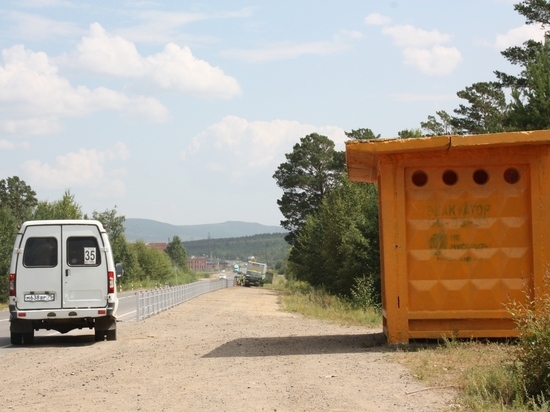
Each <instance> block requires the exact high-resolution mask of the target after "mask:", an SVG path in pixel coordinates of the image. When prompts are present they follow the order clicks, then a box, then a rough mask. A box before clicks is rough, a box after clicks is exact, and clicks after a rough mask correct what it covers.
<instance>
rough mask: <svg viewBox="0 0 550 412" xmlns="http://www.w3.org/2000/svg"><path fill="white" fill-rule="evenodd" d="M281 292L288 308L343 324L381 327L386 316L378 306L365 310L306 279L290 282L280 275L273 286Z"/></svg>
mask: <svg viewBox="0 0 550 412" xmlns="http://www.w3.org/2000/svg"><path fill="white" fill-rule="evenodd" d="M266 287H271V288H273V289H276V290H278V291H279V292H280V299H281V303H282V304H283V307H284V308H285V310H287V311H289V312H296V313H300V314H302V315H304V316H307V317H311V318H315V319H322V320H327V321H331V322H337V323H340V324H343V325H356V326H367V327H381V326H382V316H381V314H380V312H379V311H378V310H376V309H374V308H368V309H367V310H362V309H359V308H357V307H356V305H354V304H353V302H352V301H351V300H349V299H345V298H343V297H340V296H334V295H331V294H329V293H327V292H326V291H324V290H323V289H318V288H313V287H311V286H310V285H309V284H307V283H305V282H295V281H294V282H287V281H283V280H281V277H279V276H276V277H275V279H274V281H273V284H272V285H270V286H267V285H266Z"/></svg>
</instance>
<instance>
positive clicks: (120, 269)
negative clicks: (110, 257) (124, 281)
mask: <svg viewBox="0 0 550 412" xmlns="http://www.w3.org/2000/svg"><path fill="white" fill-rule="evenodd" d="M115 272H116V277H117V278H120V277H122V275H124V265H123V264H122V263H117V264H116V265H115Z"/></svg>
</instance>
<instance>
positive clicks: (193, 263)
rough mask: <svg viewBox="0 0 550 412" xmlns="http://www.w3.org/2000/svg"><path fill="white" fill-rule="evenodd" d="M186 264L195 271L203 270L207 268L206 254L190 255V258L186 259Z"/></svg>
mask: <svg viewBox="0 0 550 412" xmlns="http://www.w3.org/2000/svg"><path fill="white" fill-rule="evenodd" d="M187 266H188V267H189V269H191V270H194V271H197V272H200V271H203V272H204V271H205V270H206V268H207V264H206V256H201V257H196V256H191V257H190V258H188V259H187Z"/></svg>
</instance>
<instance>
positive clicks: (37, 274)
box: [9, 220, 123, 345]
mask: <svg viewBox="0 0 550 412" xmlns="http://www.w3.org/2000/svg"><path fill="white" fill-rule="evenodd" d="M122 273H123V267H122V264H120V263H117V264H116V265H115V263H114V261H113V255H112V250H111V245H110V243H109V238H108V236H107V232H106V231H105V229H104V227H103V225H102V224H101V222H99V221H97V220H37V221H29V222H25V223H23V225H21V227H20V229H19V231H18V233H17V236H16V238H15V244H14V247H13V254H12V258H11V264H10V274H9V311H10V335H11V343H12V344H14V345H18V344H21V343H25V344H32V343H33V342H34V331H35V330H40V329H47V330H50V329H53V330H56V331H58V332H60V333H67V332H69V331H71V330H73V329H82V328H89V329H94V330H95V340H96V341H101V340H104V339H105V338H106V339H107V340H116V311H117V307H118V298H117V290H116V279H117V277H120V276H122Z"/></svg>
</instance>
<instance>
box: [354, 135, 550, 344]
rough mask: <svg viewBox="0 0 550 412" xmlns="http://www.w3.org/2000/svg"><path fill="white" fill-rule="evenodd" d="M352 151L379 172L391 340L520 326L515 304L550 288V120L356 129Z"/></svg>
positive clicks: (358, 174) (366, 173) (368, 173)
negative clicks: (418, 132) (445, 130)
mask: <svg viewBox="0 0 550 412" xmlns="http://www.w3.org/2000/svg"><path fill="white" fill-rule="evenodd" d="M346 162H347V169H348V175H349V178H350V180H353V181H359V182H370V183H377V184H378V190H379V208H380V237H381V239H380V240H381V241H380V244H381V267H382V274H381V275H382V306H383V327H384V333H385V335H386V337H387V339H388V342H390V343H399V342H404V343H406V342H408V341H409V339H419V338H422V339H424V338H427V339H433V338H441V337H443V336H447V337H451V336H453V337H459V338H460V337H463V338H469V337H487V338H493V337H514V336H517V330H516V325H515V323H514V321H513V320H512V319H511V316H510V314H509V312H508V311H507V309H506V305H507V304H509V303H510V302H512V301H516V302H520V303H527V302H528V301H531V300H533V299H534V298H536V297H538V296H540V295H542V294H544V293H545V292H544V288H545V275H546V273H547V271H548V264H549V259H550V131H546V130H545V131H532V132H517V133H497V134H486V135H475V136H437V137H429V138H418V139H378V140H370V141H348V142H347V143H346Z"/></svg>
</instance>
